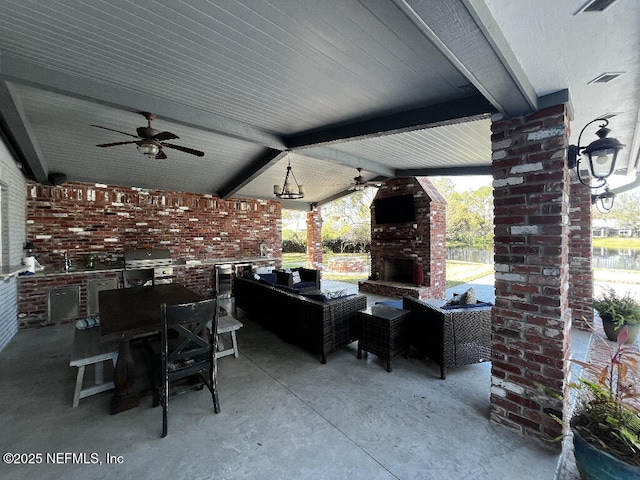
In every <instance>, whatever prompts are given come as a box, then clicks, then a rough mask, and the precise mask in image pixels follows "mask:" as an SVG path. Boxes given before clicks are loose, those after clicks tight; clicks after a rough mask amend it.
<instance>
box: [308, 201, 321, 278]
mask: <svg viewBox="0 0 640 480" xmlns="http://www.w3.org/2000/svg"><path fill="white" fill-rule="evenodd" d="M307 268H315V269H317V270H322V216H321V215H320V210H318V209H317V208H316V207H313V209H312V210H311V211H310V212H307Z"/></svg>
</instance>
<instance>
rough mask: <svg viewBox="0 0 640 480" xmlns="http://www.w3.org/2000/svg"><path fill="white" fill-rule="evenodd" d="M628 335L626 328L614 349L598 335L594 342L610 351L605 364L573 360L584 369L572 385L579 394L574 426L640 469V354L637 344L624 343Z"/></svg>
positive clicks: (605, 448)
mask: <svg viewBox="0 0 640 480" xmlns="http://www.w3.org/2000/svg"><path fill="white" fill-rule="evenodd" d="M591 328H592V329H593V327H591ZM627 335H628V329H627V326H624V327H623V328H622V330H621V331H620V334H619V335H618V340H617V342H616V344H615V346H613V347H612V346H611V345H610V343H609V342H607V341H606V340H605V339H604V338H603V337H602V336H600V335H599V334H596V335H595V338H594V341H602V342H604V343H605V344H606V346H607V349H608V353H609V355H608V357H609V358H608V362H606V363H605V364H604V365H602V364H601V363H599V364H596V363H587V362H582V361H579V360H575V359H572V360H571V361H572V362H573V363H575V364H577V365H580V366H581V367H582V372H581V373H580V377H578V378H577V380H576V381H574V382H571V383H570V384H569V387H570V388H572V389H574V390H576V391H577V395H578V396H577V398H576V402H577V403H576V407H575V411H574V413H573V415H572V417H571V421H570V426H571V428H572V430H573V431H574V432H578V433H579V434H580V436H581V437H582V438H583V439H584V440H585V441H587V442H588V443H590V444H592V445H594V446H596V447H597V448H599V449H601V450H603V451H605V452H607V453H609V454H611V455H613V456H614V457H616V458H618V459H620V460H622V461H624V462H626V463H629V464H631V465H638V466H640V394H639V392H638V380H639V379H640V378H639V372H638V363H639V360H640V354H639V353H638V349H637V345H635V344H634V345H625V344H624V342H625V341H626V339H627Z"/></svg>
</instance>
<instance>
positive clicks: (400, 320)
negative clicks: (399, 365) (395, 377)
mask: <svg viewBox="0 0 640 480" xmlns="http://www.w3.org/2000/svg"><path fill="white" fill-rule="evenodd" d="M408 315H409V310H401V309H399V308H393V307H387V306H386V305H373V306H371V307H369V308H367V309H366V310H363V311H361V312H360V339H359V341H358V358H362V351H363V350H364V352H365V358H366V357H367V352H371V353H373V354H375V355H378V356H379V357H382V358H384V359H385V360H386V361H387V372H391V370H392V367H391V361H392V360H393V359H394V358H396V357H397V356H398V355H401V354H405V355H406V354H408V353H409V336H408V333H409V324H408V323H409V322H408V321H407V317H408Z"/></svg>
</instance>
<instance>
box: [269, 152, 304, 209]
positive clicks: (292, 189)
mask: <svg viewBox="0 0 640 480" xmlns="http://www.w3.org/2000/svg"><path fill="white" fill-rule="evenodd" d="M291 179H293V183H292V182H291ZM273 193H274V194H275V196H276V197H278V198H282V199H285V200H292V199H293V200H296V199H299V198H304V185H300V184H299V183H298V180H297V179H296V176H295V175H294V174H293V170H292V169H291V160H289V165H287V174H286V175H285V177H284V185H283V186H282V188H280V185H274V186H273Z"/></svg>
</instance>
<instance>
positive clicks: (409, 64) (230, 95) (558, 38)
mask: <svg viewBox="0 0 640 480" xmlns="http://www.w3.org/2000/svg"><path fill="white" fill-rule="evenodd" d="M585 3H586V0H564V1H562V2H558V1H554V0H536V1H535V2H531V1H526V0H360V1H358V0H271V1H268V2H267V1H259V0H224V1H221V0H216V1H215V2H213V1H196V0H187V1H182V2H176V1H174V0H163V1H150V0H111V1H108V2H107V1H98V0H84V1H82V0H31V1H30V0H2V2H0V114H1V118H0V120H1V122H0V127H1V132H2V133H3V136H4V138H5V140H6V142H7V143H8V144H9V146H10V147H11V148H12V149H13V151H14V152H15V154H16V156H17V157H18V159H19V160H20V161H22V162H23V163H24V164H25V170H26V171H28V172H29V174H30V175H31V176H32V177H33V178H35V179H37V180H38V181H41V182H46V181H47V177H48V175H49V174H50V173H52V172H62V173H64V174H65V175H67V178H68V179H69V180H78V181H88V182H97V183H107V184H116V185H130V186H137V187H143V188H160V189H171V190H177V191H192V192H202V193H215V194H219V195H222V196H229V195H235V196H247V197H256V198H274V197H273V193H272V192H273V185H274V184H282V181H283V179H284V174H285V170H286V165H287V162H288V161H291V164H292V166H293V169H294V172H295V174H296V177H297V178H298V180H299V181H300V183H304V185H305V187H306V191H307V194H306V196H305V198H304V199H302V200H298V201H292V202H287V203H286V204H285V206H286V207H288V208H300V209H307V208H309V204H311V203H316V204H319V203H322V202H324V201H327V200H328V199H331V198H335V197H337V196H340V195H342V194H344V193H345V192H347V189H348V187H349V184H350V182H351V180H352V178H353V177H354V176H355V175H356V174H357V171H356V168H357V167H362V168H363V169H364V170H363V176H364V177H365V178H366V179H373V178H384V177H393V176H399V175H407V174H411V175H444V174H450V175H455V174H469V173H471V174H474V173H488V172H489V171H490V165H491V151H490V119H489V118H490V115H491V114H492V113H494V112H499V113H501V114H503V115H506V116H512V115H521V114H525V113H530V112H533V111H535V110H537V109H539V108H542V107H544V106H545V105H547V104H548V103H549V102H551V103H552V102H553V101H554V100H557V99H558V98H563V95H564V96H566V94H567V92H568V96H569V97H570V99H571V102H572V105H573V110H574V122H573V126H572V131H573V133H574V136H575V137H576V138H574V141H575V140H576V139H577V133H578V132H579V130H580V129H581V128H582V126H583V125H584V124H586V123H587V122H588V121H590V120H592V119H594V118H596V117H597V116H600V115H602V114H605V113H617V115H616V116H615V117H613V118H612V119H611V123H610V128H611V129H612V131H613V133H612V135H613V136H616V137H617V138H619V139H620V140H621V141H622V142H623V143H625V144H626V145H627V148H626V149H625V150H624V151H623V156H624V158H623V160H624V162H626V164H628V165H629V168H627V169H626V170H627V171H628V172H632V171H633V170H634V169H635V166H636V164H637V162H638V143H639V138H638V137H639V135H638V130H639V129H638V126H639V119H638V112H639V107H640V84H638V78H640V75H639V73H640V72H639V69H638V64H639V63H640V58H639V53H638V48H637V46H638V45H640V38H639V36H640V26H639V25H640V2H636V1H634V0H617V1H616V2H615V3H613V5H612V6H611V7H609V8H608V9H606V10H605V11H604V12H583V13H578V14H576V12H578V11H579V10H580V9H581V8H582V7H583V6H584V5H585ZM605 72H622V73H623V75H621V76H620V77H618V78H616V79H615V80H613V81H611V82H609V83H589V82H590V81H591V80H593V79H594V78H595V77H596V76H598V75H599V74H601V73H605ZM141 111H149V112H153V113H155V114H157V116H158V118H157V119H156V120H155V121H154V122H153V126H154V127H155V128H157V129H159V130H168V131H171V132H173V133H175V134H177V135H178V136H179V137H180V138H179V139H177V140H173V141H172V142H171V143H175V144H178V145H184V146H188V147H192V148H195V149H198V150H202V151H204V152H205V156H204V157H195V156H192V155H189V154H186V153H184V152H181V151H178V150H170V149H165V150H164V151H165V152H166V154H167V156H168V158H167V159H165V160H156V159H148V158H146V157H144V156H142V155H141V154H140V153H138V152H137V150H136V148H135V145H131V144H130V145H121V146H114V147H110V148H97V147H96V146H95V145H97V144H101V143H111V142H120V141H128V140H132V138H131V137H127V136H125V135H122V134H119V133H117V132H110V131H107V130H102V129H98V128H95V127H92V126H91V125H102V126H105V127H108V128H111V129H114V130H119V131H122V132H130V133H131V134H135V129H136V127H140V126H144V125H145V124H146V120H145V119H144V118H143V117H142V116H140V115H139V112H141ZM594 132H595V128H594ZM589 136H591V137H593V134H592V133H590V132H586V133H585V137H586V138H588V137H589ZM593 138H595V137H593Z"/></svg>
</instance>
